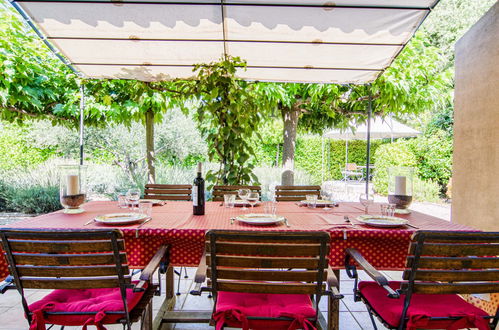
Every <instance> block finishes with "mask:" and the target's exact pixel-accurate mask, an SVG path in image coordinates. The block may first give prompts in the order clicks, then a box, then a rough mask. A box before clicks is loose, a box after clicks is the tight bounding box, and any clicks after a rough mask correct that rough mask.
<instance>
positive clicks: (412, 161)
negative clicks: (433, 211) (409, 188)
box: [373, 139, 440, 202]
mask: <svg viewBox="0 0 499 330" xmlns="http://www.w3.org/2000/svg"><path fill="white" fill-rule="evenodd" d="M415 143H417V139H414V140H399V141H397V142H395V143H391V144H385V145H383V146H380V147H379V148H378V149H377V151H376V162H375V166H376V169H375V170H374V177H373V184H374V190H375V191H376V192H377V193H379V194H381V195H386V194H388V171H387V170H388V168H389V167H392V166H408V167H414V168H415V169H416V171H415V176H414V182H413V197H414V199H415V200H420V201H428V202H430V201H431V202H435V201H438V199H439V191H440V186H439V185H438V183H436V182H434V181H433V180H431V179H428V180H425V179H422V178H420V177H419V174H418V173H419V167H418V166H419V163H418V159H417V157H416V155H415V154H414V153H413V149H412V146H413V144H415Z"/></svg>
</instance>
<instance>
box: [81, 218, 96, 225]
mask: <svg viewBox="0 0 499 330" xmlns="http://www.w3.org/2000/svg"><path fill="white" fill-rule="evenodd" d="M92 222H95V219H92V220H88V221H87V222H85V224H84V226H88V225H89V224H91V223H92Z"/></svg>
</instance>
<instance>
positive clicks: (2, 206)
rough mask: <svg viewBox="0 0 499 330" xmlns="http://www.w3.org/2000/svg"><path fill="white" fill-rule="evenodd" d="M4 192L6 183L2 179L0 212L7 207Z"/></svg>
mask: <svg viewBox="0 0 499 330" xmlns="http://www.w3.org/2000/svg"><path fill="white" fill-rule="evenodd" d="M6 193H7V185H6V184H5V183H4V182H3V181H0V212H2V211H5V210H6V208H7V201H6V199H5V198H6Z"/></svg>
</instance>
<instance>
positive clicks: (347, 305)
mask: <svg viewBox="0 0 499 330" xmlns="http://www.w3.org/2000/svg"><path fill="white" fill-rule="evenodd" d="M187 270H188V274H189V278H188V279H183V278H182V279H181V280H180V283H181V284H180V292H181V295H180V296H177V302H176V305H175V309H176V310H211V309H212V307H213V299H210V298H208V297H207V294H203V296H201V297H197V296H191V295H189V294H188V292H189V291H190V289H191V287H192V285H193V280H192V278H193V275H194V273H195V270H196V269H195V268H187ZM383 273H384V274H385V275H386V276H387V277H388V278H391V279H393V280H397V279H398V280H400V276H401V272H394V271H385V272H383ZM359 274H360V277H361V279H369V278H368V277H367V275H365V273H363V272H360V273H359ZM156 278H157V277H156ZM176 284H177V277H176V278H175V288H176ZM340 287H341V292H342V293H343V294H344V295H345V298H343V300H341V302H340V329H341V330H362V329H373V327H372V324H371V321H370V319H369V314H368V313H367V311H366V308H365V306H364V304H362V303H361V302H354V301H353V293H352V288H353V280H350V279H348V278H347V276H346V274H345V272H343V271H342V274H341V283H340ZM162 290H163V292H162V296H160V297H154V298H153V310H154V311H153V313H154V315H156V313H157V311H158V309H159V308H160V306H161V303H162V301H163V299H164V290H165V289H164V286H163V287H162ZM49 291H50V290H26V292H27V293H26V297H27V299H28V303H29V302H32V301H35V300H38V299H41V298H42V297H43V296H45V295H46V294H47V292H49ZM319 308H320V311H321V312H322V313H323V314H324V316H326V313H327V300H326V299H323V300H321V303H320V304H319ZM0 315H2V320H1V322H0V329H1V330H7V329H8V330H21V329H23V330H24V329H27V328H28V326H27V322H26V320H25V319H24V316H23V315H24V312H23V309H22V307H21V300H20V296H19V294H18V293H17V291H15V290H9V291H7V292H6V293H5V294H4V295H0ZM106 327H107V328H108V329H109V330H118V329H119V330H121V329H122V327H121V326H120V325H110V326H106ZM65 329H68V330H69V329H71V330H73V329H81V327H65ZM132 329H134V330H135V329H137V330H138V329H140V324H139V323H136V324H134V325H133V326H132ZM162 329H176V330H182V329H214V327H210V326H209V325H207V324H177V325H172V326H163V328H162ZM378 329H386V328H385V327H384V326H383V325H381V324H380V323H379V322H378Z"/></svg>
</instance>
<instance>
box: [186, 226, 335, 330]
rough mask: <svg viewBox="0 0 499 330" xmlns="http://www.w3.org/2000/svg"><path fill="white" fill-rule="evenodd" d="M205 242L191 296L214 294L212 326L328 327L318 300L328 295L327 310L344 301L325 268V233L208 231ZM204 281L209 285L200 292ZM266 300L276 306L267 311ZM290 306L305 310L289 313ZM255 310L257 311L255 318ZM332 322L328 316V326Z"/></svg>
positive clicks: (326, 265) (333, 276)
mask: <svg viewBox="0 0 499 330" xmlns="http://www.w3.org/2000/svg"><path fill="white" fill-rule="evenodd" d="M206 239H207V240H206V252H205V255H204V256H203V258H202V261H201V264H200V266H199V268H198V271H197V273H196V278H195V283H196V286H195V289H194V290H193V291H191V294H193V295H200V294H201V292H202V291H210V292H212V293H213V296H214V298H215V305H214V309H213V313H212V320H211V322H210V323H211V324H212V325H213V324H217V325H218V326H224V325H226V326H230V327H242V326H243V324H244V323H246V322H248V323H247V324H248V325H249V327H250V328H253V327H256V328H262V325H263V326H264V327H263V328H266V329H271V328H272V327H275V326H277V325H279V326H281V328H282V326H283V325H284V326H285V328H286V329H287V327H288V326H289V325H290V324H291V323H293V322H295V325H298V326H304V325H305V324H307V322H310V323H311V324H313V325H317V324H318V323H320V324H321V326H322V327H323V328H324V329H325V328H326V325H325V323H326V322H325V320H324V319H323V318H322V314H321V313H320V312H319V309H318V304H319V301H320V299H321V297H322V296H323V295H327V296H328V298H329V303H330V306H331V305H332V303H333V300H334V299H340V298H342V297H343V296H342V295H340V294H339V293H338V289H337V288H338V281H337V278H336V276H335V275H334V273H333V271H332V270H331V268H329V267H328V259H327V255H328V253H329V234H328V233H325V232H286V233H283V232H263V231H258V232H240V231H239V232H238V231H221V230H210V231H209V232H208V233H207V234H206ZM206 276H208V277H209V282H208V284H209V285H210V286H209V287H208V288H201V285H202V283H203V282H204V281H205V279H206ZM326 283H327V287H328V288H327V290H326V288H325V286H326V285H325V284H326ZM248 297H250V298H251V299H247V298H248ZM311 297H312V299H311ZM237 301H240V302H244V304H243V305H244V306H243V305H238V304H237ZM270 301H273V302H275V303H276V304H274V305H273V306H272V307H271V308H269V309H268V310H267V311H265V308H262V306H263V305H264V304H268V302H270ZM293 303H295V304H296V305H300V303H301V306H307V307H306V309H305V310H302V311H296V310H295V311H293ZM230 305H232V307H233V308H230V307H228V306H230ZM277 305H278V306H277ZM254 309H257V310H259V311H260V312H256V313H254V314H253V313H252V310H254ZM329 310H330V311H331V310H332V309H331V308H330V309H329ZM262 311H263V312H262ZM253 312H254V311H253ZM332 317H333V316H332V313H330V314H329V322H328V323H329V324H331V323H330V322H332ZM310 323H308V324H310ZM259 326H260V327H259ZM293 329H294V328H293Z"/></svg>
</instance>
